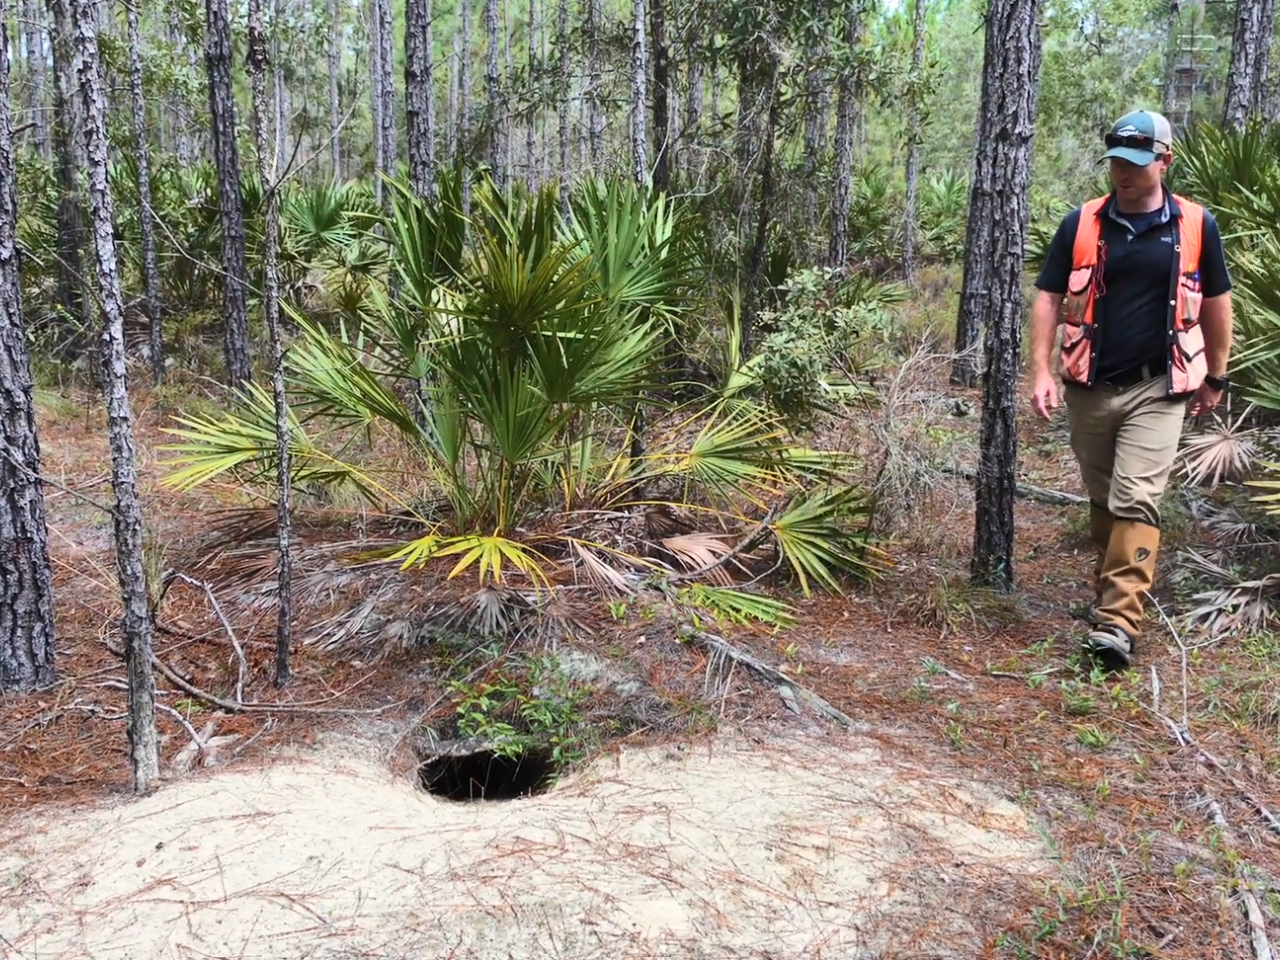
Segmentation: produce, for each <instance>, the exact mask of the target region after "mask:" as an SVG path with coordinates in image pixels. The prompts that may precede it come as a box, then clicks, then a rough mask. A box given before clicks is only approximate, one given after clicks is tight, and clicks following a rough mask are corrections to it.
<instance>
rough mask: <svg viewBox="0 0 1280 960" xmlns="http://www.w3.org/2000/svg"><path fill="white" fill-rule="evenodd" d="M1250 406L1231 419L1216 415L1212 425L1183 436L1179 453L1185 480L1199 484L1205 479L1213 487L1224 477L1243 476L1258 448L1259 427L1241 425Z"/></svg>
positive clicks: (1238, 478) (1241, 477) (1239, 477)
mask: <svg viewBox="0 0 1280 960" xmlns="http://www.w3.org/2000/svg"><path fill="white" fill-rule="evenodd" d="M1252 410H1253V408H1252V406H1250V407H1248V408H1246V409H1245V411H1244V412H1243V413H1241V414H1240V416H1239V417H1237V418H1236V419H1235V421H1234V422H1232V421H1229V420H1228V421H1223V420H1220V419H1217V418H1215V419H1214V423H1213V424H1212V425H1211V426H1208V427H1204V428H1202V429H1201V430H1198V431H1196V432H1195V433H1192V434H1189V435H1188V436H1187V437H1186V439H1185V440H1184V441H1183V445H1182V451H1181V453H1180V455H1179V456H1180V459H1181V461H1182V469H1183V472H1184V473H1185V474H1186V477H1187V480H1188V482H1190V483H1191V484H1193V485H1195V486H1199V485H1201V484H1202V483H1204V482H1205V481H1208V484H1209V486H1210V487H1216V486H1217V485H1218V484H1219V483H1221V482H1222V481H1223V480H1243V479H1244V478H1245V476H1246V475H1247V474H1248V473H1249V470H1250V468H1251V467H1252V465H1253V461H1254V459H1255V458H1256V457H1257V455H1258V450H1259V447H1258V440H1259V431H1258V430H1257V429H1253V428H1247V427H1245V426H1244V422H1245V420H1246V419H1248V416H1249V414H1250V413H1251V412H1252Z"/></svg>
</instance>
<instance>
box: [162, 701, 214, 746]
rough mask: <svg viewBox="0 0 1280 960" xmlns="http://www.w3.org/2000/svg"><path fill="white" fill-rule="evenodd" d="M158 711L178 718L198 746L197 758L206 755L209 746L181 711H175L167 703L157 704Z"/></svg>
mask: <svg viewBox="0 0 1280 960" xmlns="http://www.w3.org/2000/svg"><path fill="white" fill-rule="evenodd" d="M156 709H157V710H163V711H164V712H165V713H167V714H169V716H171V717H176V718H177V719H178V722H179V723H180V724H182V725H183V726H184V727H185V728H186V730H187V733H188V734H189V735H190V737H191V740H192V742H193V743H194V744H195V745H196V755H197V756H203V755H204V752H205V750H207V749H208V744H206V743H205V742H204V740H203V739H202V738H201V736H200V734H198V733H196V728H195V727H193V726H192V725H191V721H190V720H188V719H187V718H186V717H184V716H183V715H182V714H181V713H180V712H179V711H177V710H175V709H173V707H171V706H169V705H168V704H167V703H157V704H156Z"/></svg>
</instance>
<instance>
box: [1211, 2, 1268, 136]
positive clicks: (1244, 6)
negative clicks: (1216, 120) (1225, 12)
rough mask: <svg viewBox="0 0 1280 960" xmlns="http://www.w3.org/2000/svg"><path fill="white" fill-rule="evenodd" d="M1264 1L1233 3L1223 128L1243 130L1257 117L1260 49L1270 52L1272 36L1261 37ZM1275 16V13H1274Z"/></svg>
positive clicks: (1259, 96)
mask: <svg viewBox="0 0 1280 960" xmlns="http://www.w3.org/2000/svg"><path fill="white" fill-rule="evenodd" d="M1265 6H1266V3H1265V0H1236V25H1235V31H1234V33H1233V34H1232V38H1231V66H1230V68H1229V69H1228V70H1227V94H1226V102H1225V105H1224V106H1223V111H1222V126H1223V128H1224V129H1227V130H1243V129H1244V127H1245V125H1246V124H1247V123H1248V122H1249V119H1250V118H1251V117H1253V116H1256V115H1257V113H1258V110H1259V108H1260V106H1261V103H1262V91H1261V90H1259V89H1258V88H1257V82H1258V77H1259V73H1260V72H1261V69H1262V64H1261V63H1259V60H1260V59H1261V58H1262V56H1263V49H1264V47H1265V48H1266V49H1268V50H1269V49H1270V44H1271V36H1270V34H1267V35H1266V36H1264V35H1263V20H1264V13H1265V11H1264V7H1265ZM1273 16H1274V14H1273Z"/></svg>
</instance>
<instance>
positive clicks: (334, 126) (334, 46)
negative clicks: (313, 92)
mask: <svg viewBox="0 0 1280 960" xmlns="http://www.w3.org/2000/svg"><path fill="white" fill-rule="evenodd" d="M327 6H328V13H329V33H328V39H327V42H326V47H325V53H326V54H327V56H328V61H329V137H330V140H329V166H330V170H331V171H332V173H333V179H334V181H335V182H336V181H340V180H341V179H342V137H340V136H339V135H338V131H339V129H341V126H342V97H341V94H340V93H339V91H338V77H339V75H340V74H341V73H342V47H341V46H340V45H339V39H338V37H339V33H338V32H339V30H340V29H341V25H340V24H339V22H338V0H328V3H327Z"/></svg>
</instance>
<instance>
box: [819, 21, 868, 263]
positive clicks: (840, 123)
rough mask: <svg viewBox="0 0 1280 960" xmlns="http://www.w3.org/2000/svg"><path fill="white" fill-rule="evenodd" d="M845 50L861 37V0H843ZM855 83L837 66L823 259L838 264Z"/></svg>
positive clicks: (854, 126)
mask: <svg viewBox="0 0 1280 960" xmlns="http://www.w3.org/2000/svg"><path fill="white" fill-rule="evenodd" d="M842 17H843V20H844V43H845V47H846V49H847V51H850V52H851V51H854V50H856V49H857V47H858V45H859V43H860V42H861V37H862V0H845V3H844V9H843V10H842ZM858 96H859V83H858V78H857V76H856V75H855V73H854V67H853V66H852V65H851V64H845V65H844V66H843V67H842V69H841V70H840V78H839V80H838V81H837V83H836V146H835V149H836V156H835V173H834V180H833V184H832V191H831V241H830V243H829V244H828V245H827V262H828V263H830V264H831V266H833V267H836V268H840V267H844V266H845V265H846V264H847V263H848V262H849V208H850V206H851V204H852V201H853V155H854V146H855V138H856V137H857V131H858Z"/></svg>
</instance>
